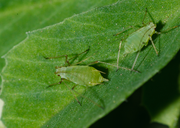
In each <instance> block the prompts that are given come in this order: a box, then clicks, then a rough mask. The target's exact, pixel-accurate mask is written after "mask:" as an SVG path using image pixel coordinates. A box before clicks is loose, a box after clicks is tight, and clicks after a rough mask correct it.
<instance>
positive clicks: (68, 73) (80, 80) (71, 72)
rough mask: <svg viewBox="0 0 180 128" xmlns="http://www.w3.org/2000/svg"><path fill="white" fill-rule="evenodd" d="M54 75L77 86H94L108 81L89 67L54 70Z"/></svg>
mask: <svg viewBox="0 0 180 128" xmlns="http://www.w3.org/2000/svg"><path fill="white" fill-rule="evenodd" d="M56 73H57V74H58V75H60V76H61V78H65V79H67V80H69V81H72V82H73V83H75V84H78V85H84V86H95V85H97V84H100V83H102V82H103V81H108V80H107V79H105V78H103V77H102V76H101V74H100V72H99V71H98V70H96V69H95V68H93V67H89V66H69V67H61V68H58V69H56Z"/></svg>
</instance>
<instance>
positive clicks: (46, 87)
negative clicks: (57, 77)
mask: <svg viewBox="0 0 180 128" xmlns="http://www.w3.org/2000/svg"><path fill="white" fill-rule="evenodd" d="M62 80H63V78H61V81H60V82H58V83H54V84H51V85H49V86H47V87H46V88H49V87H51V86H53V85H57V84H61V83H62Z"/></svg>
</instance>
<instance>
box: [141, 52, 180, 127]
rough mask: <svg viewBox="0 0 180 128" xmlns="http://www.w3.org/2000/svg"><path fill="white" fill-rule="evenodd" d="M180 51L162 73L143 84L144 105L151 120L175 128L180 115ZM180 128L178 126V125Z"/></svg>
mask: <svg viewBox="0 0 180 128" xmlns="http://www.w3.org/2000/svg"><path fill="white" fill-rule="evenodd" d="M179 57H180V52H179V53H178V54H177V56H176V57H175V59H173V60H172V61H171V62H170V63H169V64H168V65H167V66H166V67H165V68H164V69H163V70H161V72H160V73H158V74H156V75H155V76H154V77H153V78H152V80H150V81H149V82H147V83H146V85H145V86H143V88H144V89H143V105H144V106H145V107H146V108H147V110H148V112H149V114H150V116H151V122H159V123H162V124H166V125H168V126H169V127H170V128H175V127H176V126H177V123H178V118H179V115H180V95H179V89H178V88H179V86H180V84H179V85H178V80H179V79H178V75H179V70H177V69H178V68H179V65H180V60H179ZM177 128H178V127H177Z"/></svg>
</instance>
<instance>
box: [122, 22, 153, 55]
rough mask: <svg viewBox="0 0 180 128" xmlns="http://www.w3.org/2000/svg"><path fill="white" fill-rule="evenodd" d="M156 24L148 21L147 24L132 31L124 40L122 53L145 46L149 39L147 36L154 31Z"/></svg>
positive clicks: (134, 50)
mask: <svg viewBox="0 0 180 128" xmlns="http://www.w3.org/2000/svg"><path fill="white" fill-rule="evenodd" d="M155 28H156V25H155V24H153V23H152V22H150V23H149V24H148V25H146V26H144V27H142V28H140V29H139V30H137V31H135V32H133V33H132V34H130V35H129V36H128V38H127V39H126V40H125V46H124V50H125V51H124V54H127V53H134V52H137V51H139V50H141V49H142V47H143V46H146V45H147V44H148V41H149V36H152V35H153V34H154V33H155Z"/></svg>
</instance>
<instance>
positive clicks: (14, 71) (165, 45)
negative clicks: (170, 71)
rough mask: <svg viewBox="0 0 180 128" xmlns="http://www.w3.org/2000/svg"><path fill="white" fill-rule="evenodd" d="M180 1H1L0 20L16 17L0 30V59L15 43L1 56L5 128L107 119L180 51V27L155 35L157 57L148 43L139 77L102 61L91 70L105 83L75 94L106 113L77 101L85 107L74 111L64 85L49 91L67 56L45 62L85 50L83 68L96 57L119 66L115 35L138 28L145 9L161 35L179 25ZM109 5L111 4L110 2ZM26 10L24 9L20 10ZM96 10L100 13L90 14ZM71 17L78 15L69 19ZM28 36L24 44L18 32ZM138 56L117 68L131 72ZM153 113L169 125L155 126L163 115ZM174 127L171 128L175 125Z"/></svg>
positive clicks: (83, 123)
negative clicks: (56, 70) (2, 6)
mask: <svg viewBox="0 0 180 128" xmlns="http://www.w3.org/2000/svg"><path fill="white" fill-rule="evenodd" d="M19 2H20V1H19ZM177 2H178V0H177V1H173V2H171V1H167V2H164V1H163V2H161V1H158V2H155V1H149V2H148V1H142V0H138V1H119V2H117V3H114V2H113V1H111V2H109V1H108V2H102V3H96V4H95V2H93V1H89V2H84V6H83V4H82V5H81V4H80V3H82V0H79V3H78V2H77V0H76V1H68V2H57V1H55V2H52V3H49V2H48V1H46V2H42V1H39V2H37V3H36V2H35V1H34V2H29V3H28V4H29V5H30V6H28V4H27V5H26V4H25V3H24V4H17V5H19V7H20V8H18V9H17V8H15V7H14V6H10V5H11V4H8V3H6V2H4V3H6V4H5V5H6V6H7V7H6V8H8V9H10V10H11V11H7V10H6V8H5V7H4V8H3V9H2V10H1V11H2V14H3V15H2V16H1V17H0V22H1V24H7V23H6V22H7V21H9V20H10V19H11V20H12V19H13V20H12V21H9V22H8V23H9V24H7V25H6V27H3V29H2V30H1V33H0V38H1V39H2V40H1V42H0V43H1V45H2V46H3V47H2V51H1V55H2V54H4V53H6V52H7V51H8V50H9V49H10V48H12V47H13V46H15V47H13V48H12V49H11V50H10V51H9V52H7V54H6V55H4V58H5V60H6V64H5V68H4V69H3V71H2V79H3V82H2V94H1V98H2V99H3V101H4V102H5V106H4V108H3V116H2V120H3V122H4V124H5V125H6V126H7V127H26V128H27V127H47V126H48V127H88V126H90V125H91V124H92V123H93V122H95V121H96V120H98V119H99V118H101V117H103V116H105V115H106V114H108V113H109V112H110V111H111V110H113V109H114V108H116V107H117V106H119V105H120V104H121V103H122V102H123V101H125V100H126V99H127V97H129V96H130V95H131V94H132V93H133V92H134V91H135V90H136V89H137V88H139V87H141V86H142V85H143V84H144V83H145V82H146V81H147V80H148V79H150V78H151V77H152V76H153V75H155V74H156V73H157V72H159V71H160V70H161V69H162V68H163V67H164V66H166V65H167V63H168V62H169V61H170V60H171V59H172V58H173V57H174V56H175V55H176V53H177V52H178V50H179V48H180V43H179V41H180V38H179V36H180V28H176V29H174V30H172V31H170V32H168V33H166V34H162V35H158V36H154V37H153V39H154V43H155V45H156V48H157V49H158V51H160V54H159V57H157V56H156V53H155V52H154V49H153V48H152V46H151V45H148V46H147V47H146V48H144V49H143V50H142V51H141V53H140V56H139V58H138V61H137V64H136V66H135V69H137V70H139V71H141V72H142V73H139V74H138V73H134V72H132V73H130V72H129V71H127V70H122V69H120V70H118V71H117V72H116V68H115V67H111V66H108V65H105V64H98V65H94V67H95V68H97V69H98V70H100V71H103V72H106V75H105V76H104V77H105V78H107V79H109V80H110V81H109V82H105V83H104V84H102V85H97V86H94V87H92V88H88V89H86V88H84V87H81V86H78V87H77V88H75V89H76V91H78V92H80V93H82V94H83V95H85V96H86V97H88V98H90V99H92V100H93V101H95V102H97V103H98V104H101V105H102V106H103V107H105V110H102V109H100V108H99V107H97V106H96V105H94V104H92V103H91V102H89V101H88V100H86V99H83V98H80V97H78V98H79V99H80V102H81V103H82V106H79V104H78V103H77V102H76V100H75V99H74V97H73V95H72V94H71V92H70V91H69V90H68V88H66V86H65V85H64V83H62V84H61V85H57V86H53V87H51V88H48V89H46V87H47V86H48V85H50V84H52V83H57V82H59V81H60V78H59V77H58V76H56V75H55V74H54V72H55V66H62V65H63V64H64V58H59V59H54V60H47V59H45V58H44V57H49V56H59V55H65V54H66V55H71V56H73V55H74V54H77V53H80V52H82V51H83V50H86V49H87V48H88V47H89V46H90V51H89V52H88V53H87V54H86V55H84V56H80V57H79V58H77V60H75V61H79V60H82V59H85V58H87V57H89V56H93V57H92V58H90V59H88V60H87V61H86V62H84V63H83V64H85V65H86V64H88V63H90V62H93V61H96V60H100V61H104V62H108V63H111V64H116V59H117V52H118V45H119V42H120V39H121V38H122V37H123V34H121V35H119V36H117V37H114V36H112V35H113V34H115V33H118V32H119V31H122V30H123V28H128V27H129V26H134V25H141V22H142V19H143V16H144V13H145V8H146V7H147V8H148V10H149V12H150V14H151V16H152V17H153V19H154V20H155V21H156V23H158V28H157V29H158V30H159V31H160V30H166V29H168V28H170V27H173V26H175V25H178V24H179V21H180V19H179V17H180V10H178V9H179V5H178V4H176V3H177ZM110 3H114V4H112V5H108V4H110ZM80 5H81V6H80ZM104 5H108V6H104ZM26 6H28V8H25V7H26ZM100 6H103V7H100ZM33 7H34V8H35V9H33ZM94 7H99V8H95V9H93V8H94ZM13 9H14V10H13ZM22 10H23V11H22ZM74 11H76V12H74ZM81 12H83V13H81ZM74 13H77V14H76V15H73V14H74ZM15 14H18V15H17V17H15V16H14V17H13V15H15ZM72 15H73V16H72ZM12 17H13V18H12ZM67 17H69V18H67ZM167 17H168V18H167ZM65 18H66V19H65ZM52 19H53V20H52ZM61 21H63V22H61ZM149 21H151V18H149V16H148V18H146V19H145V22H149ZM16 22H17V23H16ZM58 22H59V23H58ZM52 24H53V25H52ZM19 25H20V26H19ZM48 25H51V26H48ZM45 26H48V27H45ZM43 27H45V28H43ZM37 28H43V29H37ZM10 30H11V31H10ZM31 30H34V31H31ZM158 30H157V31H158ZM25 31H29V32H27V38H26V39H25V40H23V38H25V35H23V34H22V33H23V32H25ZM132 31H134V29H133V30H132ZM130 32H131V31H129V32H125V33H124V34H128V33H130ZM22 35H23V36H22ZM10 37H11V38H10ZM21 40H23V41H22V42H21V43H19V44H18V45H15V44H17V43H18V42H20V41H21ZM6 41H8V42H7V43H6ZM135 57H136V54H129V55H128V56H126V57H124V58H122V59H121V63H120V65H121V66H123V67H129V68H131V66H132V64H133V61H134V59H135ZM1 63H3V60H1ZM72 63H75V62H72ZM2 65H3V64H2ZM65 82H66V84H67V85H68V86H69V87H73V85H74V83H72V82H69V81H65ZM145 101H147V100H145ZM177 104H178V103H177ZM177 104H175V105H173V103H172V104H171V103H169V106H171V105H172V106H173V107H176V108H177V109H178V108H179V105H177ZM168 109H169V108H168ZM168 109H167V111H168ZM149 110H150V109H149ZM171 110H172V109H171ZM171 110H170V111H171ZM149 112H150V113H153V112H151V111H149ZM166 113H167V112H166ZM166 113H163V112H162V113H161V115H162V116H164V115H163V114H166ZM173 113H174V112H173ZM171 114H172V113H171ZM150 115H151V116H152V119H153V121H158V122H161V123H165V124H166V120H163V121H159V120H160V118H161V117H162V116H161V115H158V116H159V117H158V116H157V115H156V117H155V116H154V115H153V114H150ZM153 116H154V117H153ZM160 116H161V117H160ZM178 116H179V114H177V112H175V113H174V114H172V117H176V118H177V117H178ZM171 122H174V120H172V121H171ZM175 123H176V122H175ZM175 123H168V125H169V126H171V127H172V125H174V124H175Z"/></svg>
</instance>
